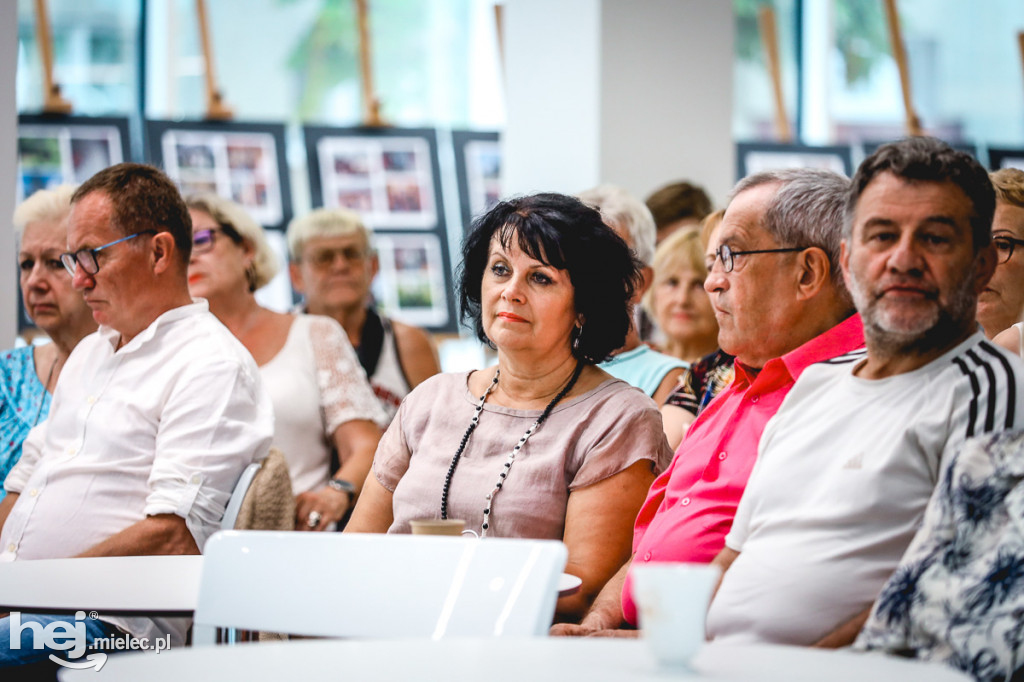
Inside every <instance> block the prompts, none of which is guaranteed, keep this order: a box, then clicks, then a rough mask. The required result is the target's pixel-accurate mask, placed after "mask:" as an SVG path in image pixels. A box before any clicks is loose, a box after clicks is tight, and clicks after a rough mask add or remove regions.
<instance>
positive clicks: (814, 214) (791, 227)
mask: <svg viewBox="0 0 1024 682" xmlns="http://www.w3.org/2000/svg"><path fill="white" fill-rule="evenodd" d="M761 185H778V186H779V189H778V191H777V192H776V193H775V196H774V197H772V201H771V204H769V206H768V209H767V210H766V211H765V213H764V216H763V218H762V219H761V227H763V228H764V229H765V231H766V232H768V234H770V235H771V236H772V238H773V239H774V240H775V241H776V242H777V243H778V244H779V246H784V247H785V246H816V247H818V248H819V249H821V250H822V251H824V252H825V253H826V254H828V262H829V266H830V267H831V269H832V283H833V284H834V285H835V287H836V289H837V290H838V291H839V292H840V293H841V294H842V295H843V296H845V297H847V298H848V297H849V292H848V291H847V290H846V283H845V282H844V281H843V273H842V271H841V269H840V268H839V244H840V243H841V242H842V240H843V222H844V215H845V207H846V197H847V195H848V193H849V191H850V180H849V178H847V177H846V176H843V175H839V174H838V173H834V172H832V171H828V170H822V169H818V168H786V169H779V170H769V171H764V172H761V173H755V174H754V175H749V176H747V177H745V178H743V179H742V180H740V181H739V182H738V183H737V184H736V187H734V188H733V191H732V195H731V197H730V201H731V200H732V199H734V198H735V197H736V196H737V195H739V194H740V193H741V192H745V191H746V190H748V189H753V188H754V187H759V186H761Z"/></svg>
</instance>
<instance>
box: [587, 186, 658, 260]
mask: <svg viewBox="0 0 1024 682" xmlns="http://www.w3.org/2000/svg"><path fill="white" fill-rule="evenodd" d="M577 197H578V198H579V200H580V201H582V202H583V203H584V204H587V205H588V206H592V207H593V208H596V209H597V210H598V211H600V213H601V218H602V219H603V220H604V222H605V224H607V225H608V226H609V227H611V228H612V229H615V228H616V227H618V228H620V229H623V230H625V231H626V232H627V233H628V234H629V241H631V242H633V244H632V247H633V255H634V256H636V258H637V260H639V261H640V262H641V263H643V264H644V265H650V264H651V262H652V261H653V260H654V242H655V240H656V239H657V236H658V230H657V228H656V227H655V226H654V216H652V215H651V210H650V209H649V208H647V205H646V204H644V202H642V201H640V200H639V199H637V198H635V197H634V196H633V195H631V194H630V193H629V192H627V191H626V190H624V189H622V188H621V187H617V186H615V185H598V186H597V187H594V188H593V189H588V190H586V191H583V192H580V193H579V194H578V195H577Z"/></svg>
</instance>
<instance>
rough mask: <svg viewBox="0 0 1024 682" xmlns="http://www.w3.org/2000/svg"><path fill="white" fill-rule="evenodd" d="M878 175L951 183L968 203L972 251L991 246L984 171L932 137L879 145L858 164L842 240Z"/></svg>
mask: <svg viewBox="0 0 1024 682" xmlns="http://www.w3.org/2000/svg"><path fill="white" fill-rule="evenodd" d="M882 173H892V174H893V175H895V176H896V177H898V178H900V179H901V180H904V181H906V182H952V183H953V184H954V185H956V186H957V187H959V188H960V189H961V190H963V192H964V194H966V195H967V199H968V200H969V201H970V202H971V206H972V208H973V211H972V212H971V218H970V221H971V237H972V241H973V243H974V251H975V253H977V252H978V251H979V250H980V249H982V248H984V247H986V246H988V245H989V244H990V243H991V242H992V217H993V215H994V214H995V211H996V194H995V190H994V189H993V188H992V181H991V180H990V179H989V177H988V171H986V170H985V168H984V167H983V166H982V165H981V164H980V163H978V161H977V160H976V159H975V158H974V157H973V156H971V155H970V154H968V153H966V152H961V151H957V150H956V149H953V148H952V147H950V146H949V145H948V144H946V143H945V142H943V141H942V140H938V139H936V138H934V137H908V138H905V139H903V140H898V141H896V142H889V143H888V144H883V145H882V146H881V147H879V148H878V149H876V150H875V152H874V153H873V154H872V155H871V156H869V157H868V158H866V159H864V161H862V162H861V164H860V167H859V168H857V172H856V173H854V175H853V183H852V184H851V186H850V194H849V197H848V198H847V201H846V222H845V225H844V232H843V234H844V236H845V237H846V238H847V239H849V238H850V237H851V236H852V234H853V214H854V211H855V210H856V209H857V201H858V200H859V199H860V196H861V194H863V193H864V190H865V189H866V188H867V186H868V184H869V183H870V182H871V181H872V180H874V179H875V178H877V177H878V176H879V175H881V174H882Z"/></svg>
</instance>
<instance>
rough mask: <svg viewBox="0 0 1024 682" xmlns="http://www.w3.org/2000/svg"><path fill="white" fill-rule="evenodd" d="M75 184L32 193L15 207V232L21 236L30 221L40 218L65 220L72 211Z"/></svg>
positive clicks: (13, 220)
mask: <svg viewBox="0 0 1024 682" xmlns="http://www.w3.org/2000/svg"><path fill="white" fill-rule="evenodd" d="M75 189H77V187H76V186H75V185H58V186H56V187H54V188H53V189H40V190H36V191H35V192H33V193H32V195H31V196H30V197H29V198H28V199H25V201H23V202H21V203H20V204H18V207H17V208H16V209H14V218H13V219H12V222H13V223H14V233H15V234H16V235H18V236H21V235H22V234H24V232H25V227H26V226H27V225H28V224H29V223H34V222H36V221H40V220H55V221H58V220H63V218H64V216H66V215H67V214H68V213H69V212H70V211H71V195H72V194H74V193H75Z"/></svg>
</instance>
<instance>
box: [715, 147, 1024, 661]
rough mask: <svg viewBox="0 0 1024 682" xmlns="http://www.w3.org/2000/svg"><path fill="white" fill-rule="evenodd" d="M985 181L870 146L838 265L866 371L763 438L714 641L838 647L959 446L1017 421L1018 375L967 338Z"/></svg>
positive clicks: (952, 163) (946, 161)
mask: <svg viewBox="0 0 1024 682" xmlns="http://www.w3.org/2000/svg"><path fill="white" fill-rule="evenodd" d="M994 205H995V199H994V193H993V190H992V186H991V183H990V182H989V180H988V176H987V174H986V172H985V170H984V169H983V168H982V167H981V166H980V165H979V164H978V163H977V161H975V160H974V159H973V158H971V157H970V156H969V155H967V154H964V153H961V152H956V151H954V150H953V149H951V148H950V147H949V146H947V145H946V144H945V143H942V142H940V141H938V140H934V139H929V138H914V139H909V140H903V141H900V142H896V143H891V144H888V145H884V146H882V147H881V148H879V149H878V151H876V152H875V153H874V154H872V155H871V156H870V157H868V158H867V159H866V160H865V161H864V163H862V164H861V166H860V168H859V169H858V171H857V173H856V175H855V176H854V179H853V183H852V188H851V193H850V196H849V199H848V201H847V210H846V213H847V219H846V224H845V233H844V238H843V244H842V254H841V259H840V264H841V266H842V269H843V275H844V276H845V278H846V282H847V286H848V288H849V290H850V292H851V294H852V295H853V298H854V302H855V304H856V306H857V310H858V312H860V314H861V317H862V319H863V322H864V331H865V339H866V345H867V351H868V352H867V358H866V359H864V360H862V361H861V360H858V358H855V357H844V356H840V357H839V358H837V359H835V360H831V361H827V362H825V363H821V364H819V365H816V366H812V367H809V368H808V369H807V370H806V371H805V372H804V373H803V375H802V376H801V377H800V379H799V380H798V381H797V382H796V384H795V385H794V387H793V389H792V391H791V392H790V393H789V395H788V396H787V398H786V400H785V402H783V404H782V407H781V408H780V410H779V412H778V413H777V414H776V415H775V417H774V418H773V419H772V421H770V422H769V423H768V425H767V427H766V428H765V430H764V433H763V435H762V438H761V442H760V445H759V448H758V458H757V462H756V464H755V465H754V470H753V473H752V474H751V477H750V481H749V483H748V485H747V488H746V491H745V492H744V495H743V498H742V500H741V502H740V505H739V508H738V510H737V514H736V519H735V522H734V524H733V526H732V529H731V531H730V532H729V534H728V535H727V536H726V540H725V545H726V546H725V549H723V550H722V552H721V553H720V554H719V556H718V557H717V558H716V559H715V562H716V563H717V564H719V565H720V566H721V567H722V568H723V569H724V570H725V573H724V575H723V578H722V582H721V584H720V586H719V589H718V592H717V594H716V596H715V598H714V600H713V602H712V604H711V608H710V610H709V612H708V621H707V627H708V635H709V636H710V637H711V638H713V639H716V640H720V641H724V642H775V643H784V644H798V645H818V646H842V645H845V644H849V643H850V642H852V641H853V638H854V637H855V636H856V635H857V633H858V631H859V630H860V628H861V626H862V625H863V624H864V621H865V620H866V618H867V615H868V611H869V609H870V607H871V603H872V602H873V601H874V599H875V597H876V596H877V595H878V592H879V590H880V589H881V587H882V585H883V584H884V582H885V580H886V579H887V578H888V577H889V575H890V574H891V573H892V572H893V570H894V569H895V568H896V566H897V563H898V562H899V559H900V556H901V555H902V554H903V551H904V550H905V549H906V547H907V545H908V544H909V543H910V540H911V538H912V537H913V535H914V533H915V531H916V530H917V528H918V527H919V525H920V523H921V519H922V517H923V514H924V510H925V507H926V505H927V503H928V500H929V498H930V496H931V493H932V491H933V489H934V487H935V485H936V483H937V481H938V478H939V472H940V468H941V466H942V464H943V462H944V461H947V459H948V458H949V457H951V456H952V454H954V453H955V452H957V451H958V450H959V448H960V447H961V445H962V444H963V442H964V441H965V440H966V439H967V438H969V437H971V436H973V435H978V434H982V433H986V432H992V431H999V430H1004V429H1009V428H1013V427H1014V426H1020V425H1021V424H1022V423H1024V392H1022V386H1024V366H1022V365H1021V364H1020V363H1019V362H1018V361H1017V360H1016V359H1015V358H1013V357H1012V356H1011V354H1009V353H1006V352H1004V351H1003V350H1002V349H999V348H996V347H995V346H994V345H993V344H992V343H990V342H989V341H987V340H986V338H985V336H984V334H982V333H980V332H979V331H978V327H977V324H976V323H975V321H974V320H975V308H976V304H977V297H978V294H979V293H980V292H981V291H982V290H983V289H984V287H985V284H986V283H987V282H988V279H989V277H991V275H992V271H993V269H994V268H995V253H994V250H993V248H992V245H991V236H990V230H991V222H992V215H993V211H994Z"/></svg>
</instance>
